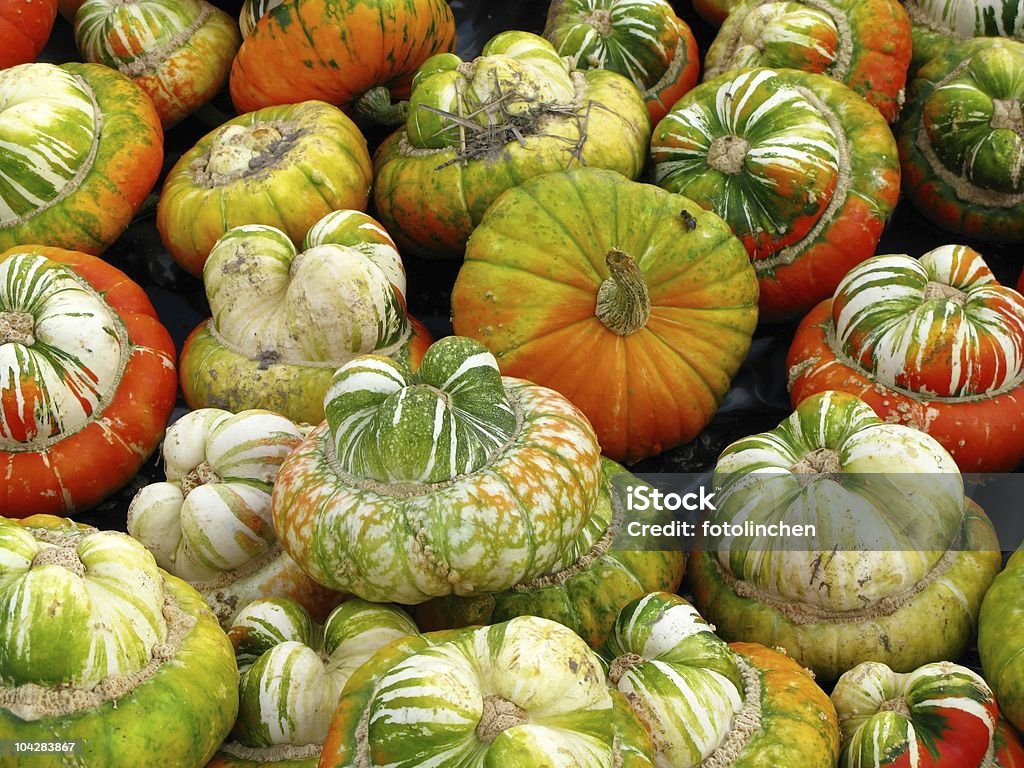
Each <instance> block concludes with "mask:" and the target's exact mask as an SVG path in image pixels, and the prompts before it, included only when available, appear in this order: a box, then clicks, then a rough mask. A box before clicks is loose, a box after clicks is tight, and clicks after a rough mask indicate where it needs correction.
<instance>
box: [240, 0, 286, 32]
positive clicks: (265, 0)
mask: <svg viewBox="0 0 1024 768" xmlns="http://www.w3.org/2000/svg"><path fill="white" fill-rule="evenodd" d="M282 2H284V0H245V2H244V3H242V10H241V11H240V12H239V14H238V26H239V28H240V29H241V31H242V37H243V38H245V37H248V36H249V35H251V34H252V31H253V30H254V29H255V28H256V24H257V23H258V22H259V20H260V19H262V18H263V17H264V16H266V15H267V14H268V13H270V12H271V11H272V10H273V9H274V8H277V6H279V5H280V4H281V3H282Z"/></svg>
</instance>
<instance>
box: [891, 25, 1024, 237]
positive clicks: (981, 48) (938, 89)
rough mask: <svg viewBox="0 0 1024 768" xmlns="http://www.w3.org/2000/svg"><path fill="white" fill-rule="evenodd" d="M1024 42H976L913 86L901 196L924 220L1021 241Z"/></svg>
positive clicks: (904, 124) (902, 146)
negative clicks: (1021, 126)
mask: <svg viewBox="0 0 1024 768" xmlns="http://www.w3.org/2000/svg"><path fill="white" fill-rule="evenodd" d="M1022 72H1024V42H1016V41H1014V40H1007V39H1005V38H975V39H971V40H966V41H964V42H961V43H959V44H957V45H955V46H953V47H952V48H950V49H949V50H948V51H946V52H945V53H943V54H942V55H940V56H937V57H936V58H934V59H932V60H931V61H930V62H929V63H928V64H927V65H926V66H924V67H922V69H921V70H920V71H919V72H918V74H917V77H916V78H915V79H914V80H913V82H912V83H911V85H910V90H909V93H908V96H907V110H906V115H905V116H904V119H903V120H902V121H901V122H900V130H899V132H898V135H897V139H898V141H899V152H900V163H901V164H902V167H903V191H904V193H905V194H906V196H907V197H908V198H909V199H910V201H911V203H913V205H914V208H915V209H916V210H917V212H918V213H920V214H921V215H922V216H923V217H924V218H925V219H927V220H928V221H930V222H931V223H932V224H934V225H935V226H937V227H939V228H940V229H943V230H945V231H947V232H953V233H955V234H958V235H964V236H967V237H971V238H975V239H977V240H980V241H983V242H994V243H1021V242H1024V197H1022V193H1024V179H1022V178H1021V176H1020V174H1019V172H1018V171H1017V170H1016V169H1017V168H1018V167H1019V165H1020V163H1021V162H1022V161H1024V138H1021V136H1020V135H1019V131H1020V127H1019V126H1020V125H1021V120H1022V119H1024V118H1022V113H1021V106H1020V104H1021V99H1022V98H1024V86H1022V85H1021V73H1022Z"/></svg>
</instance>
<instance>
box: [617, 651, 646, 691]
mask: <svg viewBox="0 0 1024 768" xmlns="http://www.w3.org/2000/svg"><path fill="white" fill-rule="evenodd" d="M645 661H647V659H645V658H644V657H643V656H641V655H639V654H637V653H624V654H622V655H621V656H617V657H616V658H615V660H614V661H613V662H612V663H611V666H609V667H608V682H609V683H611V684H612V685H618V684H619V680H621V679H622V676H623V675H624V674H626V673H627V672H629V670H630V669H632V668H633V667H635V666H637V665H638V664H643V663H644V662H645Z"/></svg>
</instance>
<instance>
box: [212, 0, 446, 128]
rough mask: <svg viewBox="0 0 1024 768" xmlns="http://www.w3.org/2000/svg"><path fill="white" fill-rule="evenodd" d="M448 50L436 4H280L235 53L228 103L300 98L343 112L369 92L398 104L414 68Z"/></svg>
mask: <svg viewBox="0 0 1024 768" xmlns="http://www.w3.org/2000/svg"><path fill="white" fill-rule="evenodd" d="M454 49H455V17H454V16H453V15H452V11H451V8H449V6H448V3H446V2H444V1H443V0H312V2H310V0H285V1H284V2H282V3H281V4H280V5H278V6H277V7H275V8H273V9H272V10H270V11H269V12H268V13H266V14H264V15H263V16H262V18H260V19H259V20H258V21H257V22H256V25H255V27H254V28H253V29H252V31H251V32H250V34H249V35H248V37H246V39H245V42H244V43H243V44H242V47H241V48H240V49H239V51H238V55H237V56H236V57H235V61H234V64H233V65H232V67H231V79H230V89H231V99H232V101H233V102H234V104H235V108H236V109H237V110H238V111H239V112H251V111H253V110H256V109H262V108H263V107H267V106H272V105H276V104H290V103H293V102H296V101H304V100H307V99H319V100H323V101H327V102H329V103H331V104H336V105H338V106H340V107H341V108H342V109H346V110H348V109H349V108H350V107H352V106H353V105H354V103H355V102H356V101H357V100H358V99H359V98H360V97H361V96H362V95H363V94H364V93H365V92H366V91H368V90H370V89H372V88H374V87H377V86H383V87H386V88H387V89H388V90H389V91H390V93H391V96H392V97H393V98H395V99H406V98H408V97H409V87H410V84H411V81H412V77H413V75H414V74H415V72H416V69H417V68H418V67H419V66H420V64H422V63H423V62H424V61H426V60H427V59H428V58H430V57H431V56H433V55H434V54H435V53H442V52H444V51H452V50H454Z"/></svg>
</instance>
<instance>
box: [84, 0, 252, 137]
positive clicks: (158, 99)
mask: <svg viewBox="0 0 1024 768" xmlns="http://www.w3.org/2000/svg"><path fill="white" fill-rule="evenodd" d="M75 43H76V45H77V46H78V50H79V52H80V53H81V54H82V56H83V57H84V58H85V60H86V61H91V62H93V63H96V64H105V65H106V66H108V67H110V68H111V69H116V70H117V71H118V72H120V73H121V74H123V75H126V76H127V77H130V78H131V79H132V80H134V81H135V83H136V84H137V85H138V86H139V87H140V88H142V90H143V91H145V92H146V94H147V95H148V96H149V97H150V98H151V99H152V100H153V105H154V106H155V107H156V111H157V114H159V115H160V121H161V123H163V126H164V128H170V127H171V126H173V125H176V124H177V123H179V122H180V121H181V120H182V119H184V118H185V117H187V116H188V115H190V114H191V113H192V112H195V111H196V109H198V108H199V107H200V106H202V105H203V104H205V103H206V102H207V101H209V100H210V99H212V98H213V97H214V96H216V95H217V93H218V92H219V91H220V89H221V88H222V87H223V86H224V84H225V83H226V82H227V79H228V71H229V70H230V67H231V61H232V59H233V58H234V55H235V51H237V50H238V46H239V45H240V44H241V35H240V34H239V32H238V25H237V24H235V22H234V20H233V19H232V18H231V17H230V16H228V15H227V13H225V12H224V11H222V10H221V9H219V8H217V7H216V6H214V5H211V4H210V3H208V2H206V0H129V2H124V0H85V2H84V3H82V5H81V7H80V8H79V9H78V12H77V14H76V15H75Z"/></svg>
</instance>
